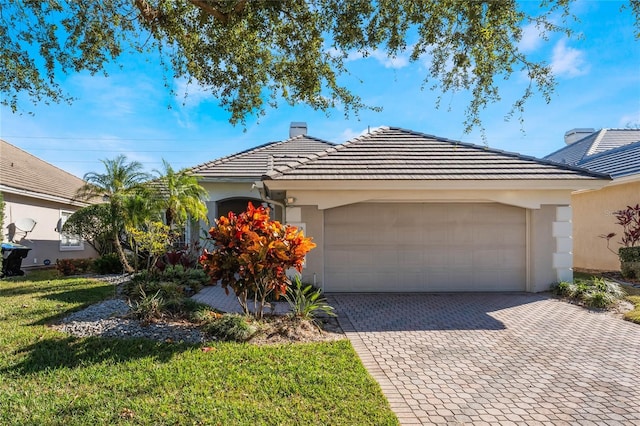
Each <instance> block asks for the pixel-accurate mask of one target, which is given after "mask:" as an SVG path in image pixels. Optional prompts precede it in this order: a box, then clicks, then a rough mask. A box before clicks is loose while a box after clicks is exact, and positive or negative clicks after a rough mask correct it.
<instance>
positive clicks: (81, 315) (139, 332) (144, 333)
mask: <svg viewBox="0 0 640 426" xmlns="http://www.w3.org/2000/svg"><path fill="white" fill-rule="evenodd" d="M100 279H103V280H105V281H109V282H112V283H114V284H120V283H122V282H125V281H127V279H128V277H127V276H122V275H116V276H106V277H101V278H100ZM130 309H131V308H130V306H129V304H128V303H127V302H126V301H125V300H123V299H111V300H105V301H102V302H100V303H96V304H94V305H91V306H89V307H87V308H85V309H83V310H81V311H78V312H74V313H72V314H71V315H69V316H67V317H65V318H64V319H63V320H62V321H60V323H59V324H57V325H55V326H54V328H55V329H57V330H60V331H63V332H65V333H69V334H71V335H73V336H77V337H90V336H101V337H111V338H119V339H127V338H129V339H132V338H144V339H152V340H158V341H162V342H185V343H202V342H204V341H205V336H204V334H203V333H202V332H201V331H200V330H198V329H197V328H195V327H193V326H188V325H182V324H170V323H152V324H143V323H141V322H140V321H138V320H135V319H130V318H126V315H127V314H128V313H129V312H130Z"/></svg>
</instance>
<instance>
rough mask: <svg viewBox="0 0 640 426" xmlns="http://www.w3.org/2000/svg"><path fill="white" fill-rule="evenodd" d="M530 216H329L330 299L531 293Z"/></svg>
mask: <svg viewBox="0 0 640 426" xmlns="http://www.w3.org/2000/svg"><path fill="white" fill-rule="evenodd" d="M525 226H526V224H525V210H524V209H520V208H516V207H511V206H505V205H500V204H493V203H484V204H470V203H456V204H445V203H442V204H436V203H433V204H420V203H414V204H411V203H406V204H374V203H361V204H354V205H350V206H344V207H338V208H335V209H329V210H326V211H325V238H324V240H325V262H326V265H325V289H326V290H327V291H513V290H518V291H520V290H524V289H525V283H526V279H525V277H526V261H525V255H526V251H525Z"/></svg>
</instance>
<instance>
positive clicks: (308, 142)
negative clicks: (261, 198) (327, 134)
mask: <svg viewBox="0 0 640 426" xmlns="http://www.w3.org/2000/svg"><path fill="white" fill-rule="evenodd" d="M331 146H334V144H333V143H331V142H327V141H323V140H321V139H317V138H314V137H311V136H307V135H300V136H295V137H293V138H290V139H287V140H284V141H281V142H270V143H267V144H264V145H260V146H258V147H256V148H251V149H248V150H246V151H242V152H239V153H237V154H233V155H229V156H227V157H222V158H219V159H217V160H213V161H209V162H207V163H204V164H201V165H198V166H195V167H193V168H192V169H191V172H192V173H193V174H195V175H197V176H199V177H201V178H213V179H233V178H238V179H259V178H260V177H261V176H262V175H264V174H265V173H267V172H268V171H269V170H271V169H272V168H273V167H276V166H279V165H283V164H287V163H288V162H290V161H294V160H296V159H299V158H304V157H306V156H308V155H310V154H313V153H316V152H318V151H322V150H324V149H327V147H331Z"/></svg>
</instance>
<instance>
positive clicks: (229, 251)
mask: <svg viewBox="0 0 640 426" xmlns="http://www.w3.org/2000/svg"><path fill="white" fill-rule="evenodd" d="M209 235H210V237H211V240H212V241H213V245H214V248H213V251H212V252H208V251H207V250H205V251H204V253H203V255H202V256H201V257H200V264H201V265H202V266H203V268H204V270H205V271H206V272H207V274H208V275H209V276H210V277H211V280H212V281H213V282H217V281H218V280H220V282H221V285H222V287H223V288H224V289H225V290H226V289H227V288H228V287H231V288H232V289H233V291H234V292H235V294H236V296H237V297H238V301H239V302H240V306H242V309H243V311H244V312H245V314H248V313H249V307H248V304H247V299H248V297H249V294H250V293H253V294H254V295H255V296H254V298H253V300H254V306H255V315H256V317H257V318H261V317H262V312H263V309H264V306H265V303H266V300H267V298H268V297H269V296H270V295H271V294H272V293H273V294H274V295H275V297H276V298H278V297H279V296H283V295H284V294H285V293H286V292H287V286H288V284H289V279H288V278H287V275H286V271H287V269H289V268H292V267H293V268H296V269H297V270H298V271H299V272H300V271H301V270H302V264H303V262H304V257H305V255H306V254H307V252H308V251H309V250H311V249H312V248H314V247H315V244H314V243H312V242H311V239H310V238H306V237H305V236H304V234H303V233H302V231H300V230H298V229H297V228H296V227H294V226H285V225H282V224H281V223H280V222H278V221H275V220H271V218H270V217H269V209H267V208H265V207H262V206H261V207H258V208H255V207H253V205H252V204H251V203H249V205H248V207H247V211H245V212H243V213H241V214H239V215H235V214H234V213H229V215H228V216H226V217H225V216H222V217H220V218H219V219H218V220H216V226H215V227H213V228H211V229H210V230H209Z"/></svg>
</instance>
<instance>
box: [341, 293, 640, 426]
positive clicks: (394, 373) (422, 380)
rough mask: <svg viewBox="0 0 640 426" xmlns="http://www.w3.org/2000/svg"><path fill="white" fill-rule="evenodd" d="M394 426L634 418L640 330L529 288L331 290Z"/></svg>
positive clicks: (639, 391) (639, 384)
mask: <svg viewBox="0 0 640 426" xmlns="http://www.w3.org/2000/svg"><path fill="white" fill-rule="evenodd" d="M330 302H331V303H332V304H333V305H334V306H335V307H336V310H337V311H338V314H339V315H340V322H341V325H342V327H343V329H344V330H345V331H346V332H347V335H348V337H349V339H350V340H351V342H352V344H353V346H354V347H355V349H356V351H357V352H358V354H359V356H360V358H361V359H362V361H363V363H364V365H365V366H366V367H367V369H368V370H369V372H370V373H371V374H372V375H373V377H374V378H375V379H376V380H377V381H378V383H380V385H381V387H382V390H383V391H384V393H385V395H386V396H387V398H388V399H389V402H390V404H391V407H392V408H393V410H394V411H395V412H396V414H397V415H398V418H399V419H400V421H401V423H402V424H414V423H425V424H432V423H449V424H474V425H476V424H483V423H484V424H599V425H601V424H607V425H608V424H625V425H629V424H636V425H640V326H639V325H634V324H631V323H628V322H625V321H623V320H621V319H618V318H615V317H613V316H612V315H611V314H606V313H599V312H592V311H589V310H586V309H583V308H580V307H578V306H573V305H570V304H567V303H564V302H561V301H558V300H555V299H552V298H548V297H546V296H544V295H535V294H436V295H434V294H431V295H427V294H418V295H416V294H386V295H374V294H333V295H330Z"/></svg>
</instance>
